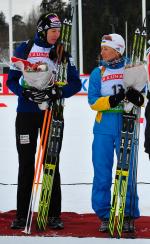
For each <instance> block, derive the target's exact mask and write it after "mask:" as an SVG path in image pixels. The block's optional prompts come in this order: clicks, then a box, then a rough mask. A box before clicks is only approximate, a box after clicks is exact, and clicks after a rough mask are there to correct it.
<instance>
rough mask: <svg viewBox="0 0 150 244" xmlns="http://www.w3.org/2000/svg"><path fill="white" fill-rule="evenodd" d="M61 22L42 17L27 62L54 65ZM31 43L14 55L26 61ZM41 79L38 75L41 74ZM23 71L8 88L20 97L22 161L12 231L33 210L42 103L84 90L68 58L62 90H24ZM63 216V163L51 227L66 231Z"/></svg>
mask: <svg viewBox="0 0 150 244" xmlns="http://www.w3.org/2000/svg"><path fill="white" fill-rule="evenodd" d="M60 29H61V22H60V20H59V18H58V16H57V15H56V14H45V15H42V16H41V17H40V19H39V21H38V23H37V33H36V35H35V38H34V44H33V46H32V48H31V50H30V53H29V55H28V58H27V60H28V61H30V62H31V63H36V62H38V61H41V62H44V63H45V62H46V63H47V64H48V65H50V63H51V62H50V58H49V53H50V52H51V50H53V48H55V43H56V42H57V39H58V38H59V36H60ZM27 46H28V43H27V42H23V43H22V44H21V45H20V46H19V47H18V48H17V49H16V51H15V54H14V56H16V57H19V58H22V59H24V58H25V53H26V50H27ZM37 76H38V73H37ZM21 77H22V72H21V71H17V70H13V69H10V71H9V74H8V80H7V86H8V87H9V89H10V90H11V91H12V92H14V93H15V94H16V95H17V96H18V106H17V117H16V144H17V151H18V158H19V171H18V189H17V213H16V219H15V220H14V221H13V222H12V225H11V228H13V229H23V228H24V227H25V224H26V218H27V213H28V208H29V201H30V196H31V189H32V183H33V177H34V164H35V153H36V146H37V137H38V130H39V128H40V129H41V128H42V123H43V115H44V112H43V111H42V110H40V109H39V106H38V103H42V101H43V100H44V99H45V97H47V96H48V97H49V100H55V99H57V98H60V97H62V98H68V97H71V96H73V95H74V94H76V93H77V92H79V91H80V89H81V81H80V79H79V74H78V72H77V70H76V67H75V66H74V64H73V62H72V58H71V57H69V58H68V68H67V82H68V84H67V85H65V86H63V87H62V88H60V89H56V87H55V86H54V87H51V88H49V90H42V91H37V92H34V93H33V91H32V90H30V89H24V88H23V87H22V86H21V85H20V82H19V81H20V78H21ZM60 215H61V188H60V174H59V162H58V163H57V167H56V172H55V176H54V184H53V190H52V196H51V204H50V209H49V218H48V225H49V227H50V228H55V229H62V228H64V225H63V222H62V220H61V218H60Z"/></svg>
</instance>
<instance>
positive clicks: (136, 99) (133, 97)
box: [125, 87, 144, 107]
mask: <svg viewBox="0 0 150 244" xmlns="http://www.w3.org/2000/svg"><path fill="white" fill-rule="evenodd" d="M125 95H126V98H127V100H128V101H129V102H131V103H133V104H134V105H135V106H137V107H141V106H142V104H143V103H144V97H143V95H142V94H141V93H140V92H139V91H138V90H136V89H134V88H132V87H129V89H128V90H127V92H126V94H125Z"/></svg>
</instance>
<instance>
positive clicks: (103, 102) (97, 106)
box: [90, 96, 110, 111]
mask: <svg viewBox="0 0 150 244" xmlns="http://www.w3.org/2000/svg"><path fill="white" fill-rule="evenodd" d="M90 107H91V108H92V109H93V110H96V111H104V110H109V109H110V103H109V96H107V97H100V98H98V99H97V100H96V102H95V103H94V104H92V105H90Z"/></svg>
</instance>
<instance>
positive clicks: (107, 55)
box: [101, 46, 120, 61]
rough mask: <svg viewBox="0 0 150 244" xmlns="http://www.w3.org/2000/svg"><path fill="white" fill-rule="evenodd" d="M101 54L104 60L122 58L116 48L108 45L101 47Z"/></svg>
mask: <svg viewBox="0 0 150 244" xmlns="http://www.w3.org/2000/svg"><path fill="white" fill-rule="evenodd" d="M101 56H102V59H103V60H104V61H111V60H114V59H119V58H120V53H118V52H117V51H116V50H115V49H113V48H111V47H107V46H102V47H101Z"/></svg>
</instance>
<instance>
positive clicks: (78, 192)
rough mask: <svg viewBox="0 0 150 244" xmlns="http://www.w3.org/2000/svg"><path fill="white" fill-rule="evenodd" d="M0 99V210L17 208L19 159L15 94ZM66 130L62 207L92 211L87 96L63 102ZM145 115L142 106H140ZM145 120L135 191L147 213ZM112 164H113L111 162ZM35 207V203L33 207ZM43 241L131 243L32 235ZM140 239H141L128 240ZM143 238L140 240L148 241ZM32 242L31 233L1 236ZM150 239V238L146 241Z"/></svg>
mask: <svg viewBox="0 0 150 244" xmlns="http://www.w3.org/2000/svg"><path fill="white" fill-rule="evenodd" d="M0 103H5V104H6V105H7V107H5V108H0V118H1V120H0V159H1V160H0V162H1V166H0V168H1V170H0V195H1V201H0V211H8V210H12V209H16V189H17V186H16V184H17V170H18V160H17V152H16V147H15V117H16V105H17V98H16V97H15V96H0ZM65 104H66V106H65V110H64V117H65V130H64V140H63V146H62V151H61V160H60V162H61V163H60V167H61V168H60V170H61V182H62V211H63V212H64V211H65V212H66V211H69V212H77V213H88V212H89V213H92V212H93V210H92V208H91V187H92V184H91V183H92V177H93V168H92V162H91V144H92V140H93V134H92V127H93V122H94V118H95V112H93V111H91V110H90V108H89V106H88V102H87V97H86V96H74V97H72V98H70V99H66V102H65ZM141 116H142V117H144V109H142V115H141ZM143 144H144V124H141V128H140V146H139V165H138V192H139V198H140V211H141V215H147V216H148V215H150V194H149V188H150V161H149V159H148V155H147V154H145V153H144V147H143ZM114 167H115V165H114ZM36 209H37V206H36V208H35V210H36ZM34 240H35V241H36V242H37V244H38V243H39V242H41V243H43V240H44V243H48V242H50V243H52V242H53V244H55V243H59V242H61V243H70V241H71V243H72V244H73V243H75V242H76V243H79V244H80V243H85V241H86V243H87V244H88V243H89V242H90V243H91V241H92V243H94V244H96V243H110V242H111V243H114V241H115V243H117V241H121V242H122V243H125V241H126V243H127V241H128V243H130V240H124V239H121V240H112V239H97V238H86V239H84V238H82V239H79V238H69V237H67V238H59V237H58V238H54V237H53V238H41V237H39V238H34ZM131 241H132V242H134V243H137V244H138V243H141V241H140V240H131ZM148 241H149V240H143V239H142V243H148ZM16 242H18V243H19V242H21V243H23V244H24V243H32V242H33V239H32V237H29V238H25V237H12V238H11V237H0V244H1V243H4V244H5V243H16ZM149 242H150V241H149Z"/></svg>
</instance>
